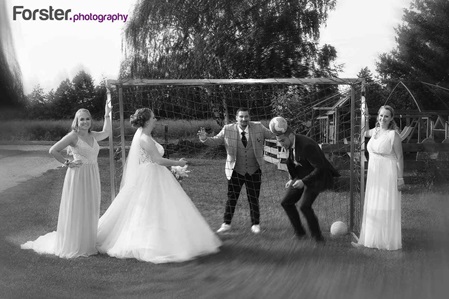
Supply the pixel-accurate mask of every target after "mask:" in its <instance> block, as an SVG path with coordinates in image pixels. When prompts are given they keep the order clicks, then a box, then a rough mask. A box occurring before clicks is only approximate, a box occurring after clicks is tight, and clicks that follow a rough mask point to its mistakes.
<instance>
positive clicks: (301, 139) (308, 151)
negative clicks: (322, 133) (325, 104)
mask: <svg viewBox="0 0 449 299" xmlns="http://www.w3.org/2000/svg"><path fill="white" fill-rule="evenodd" d="M294 153H295V154H294V159H293V160H292V158H291V157H290V156H289V158H288V159H287V168H288V172H289V174H290V177H291V179H292V180H302V181H303V183H304V185H306V186H307V187H308V188H310V189H313V190H315V191H318V192H321V191H323V190H326V189H330V188H332V186H333V182H334V177H339V176H340V174H339V173H338V171H337V170H336V169H335V168H334V166H332V164H331V163H330V162H329V161H328V160H327V159H326V156H325V155H324V153H323V151H322V150H321V148H320V147H319V145H318V143H316V141H315V140H313V139H311V138H309V137H307V136H304V135H295V149H294Z"/></svg>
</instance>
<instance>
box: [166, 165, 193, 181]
mask: <svg viewBox="0 0 449 299" xmlns="http://www.w3.org/2000/svg"><path fill="white" fill-rule="evenodd" d="M189 172H190V170H187V165H186V166H182V167H181V166H172V167H171V173H173V175H174V176H175V178H176V179H177V180H178V181H181V180H182V179H183V178H185V177H188V176H189V175H188V173H189Z"/></svg>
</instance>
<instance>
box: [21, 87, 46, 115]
mask: <svg viewBox="0 0 449 299" xmlns="http://www.w3.org/2000/svg"><path fill="white" fill-rule="evenodd" d="M26 98H27V103H28V104H27V116H28V117H29V118H37V119H47V118H51V115H52V113H51V109H49V108H50V107H49V106H50V102H49V100H48V98H47V97H46V95H45V93H44V90H43V89H42V87H41V86H40V85H39V84H38V85H36V86H35V87H34V89H33V91H32V92H31V93H30V94H29V95H27V96H26Z"/></svg>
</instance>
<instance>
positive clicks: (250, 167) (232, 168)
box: [198, 108, 274, 234]
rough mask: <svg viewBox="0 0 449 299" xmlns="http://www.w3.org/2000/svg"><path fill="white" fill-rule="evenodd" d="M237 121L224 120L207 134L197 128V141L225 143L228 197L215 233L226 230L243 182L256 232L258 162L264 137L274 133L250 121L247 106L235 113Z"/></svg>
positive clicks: (259, 177)
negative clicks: (218, 128)
mask: <svg viewBox="0 0 449 299" xmlns="http://www.w3.org/2000/svg"><path fill="white" fill-rule="evenodd" d="M236 120H237V122H236V123H234V124H228V125H225V126H224V127H223V129H222V130H221V131H220V133H218V134H217V135H216V136H214V137H207V135H206V132H204V130H200V131H199V132H198V136H199V139H200V141H201V142H203V143H204V144H206V145H220V144H223V143H224V145H225V148H226V153H227V157H226V166H225V173H226V178H227V179H228V194H227V195H228V199H227V201H226V207H225V213H224V221H223V224H222V225H221V227H220V228H219V229H218V230H217V233H224V232H228V231H229V230H230V229H231V221H232V217H233V215H234V210H235V206H236V205H237V200H238V198H239V195H240V190H241V189H242V187H243V185H246V192H247V197H248V202H249V208H250V216H251V231H252V232H253V233H255V234H258V233H260V211H259V194H260V186H261V178H262V170H261V166H262V164H263V163H264V158H263V150H264V143H265V139H269V138H274V135H273V134H272V133H271V132H270V130H268V129H267V128H266V127H264V126H263V125H262V124H261V123H260V122H252V121H250V115H249V109H248V108H239V109H238V110H237V113H236Z"/></svg>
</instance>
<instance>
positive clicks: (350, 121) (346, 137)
mask: <svg viewBox="0 0 449 299" xmlns="http://www.w3.org/2000/svg"><path fill="white" fill-rule="evenodd" d="M108 83H109V84H110V85H112V86H114V87H115V89H114V90H113V93H114V96H113V106H114V111H113V138H112V139H113V140H112V141H110V153H114V154H111V155H110V163H111V165H112V166H111V199H113V198H114V197H115V195H116V194H117V192H118V188H119V185H120V179H121V171H122V167H123V165H124V163H125V160H126V153H127V149H128V146H129V144H130V140H131V138H132V135H133V134H134V131H135V130H134V129H133V128H131V126H130V124H129V117H130V115H131V114H133V113H134V112H135V110H136V109H138V108H142V107H148V108H151V109H152V110H153V111H154V113H155V114H156V116H157V118H158V119H159V121H158V123H159V124H160V126H158V127H157V128H155V130H154V136H153V137H154V138H155V139H156V140H157V141H158V142H159V143H161V144H162V145H163V146H164V148H165V152H166V153H168V154H169V155H170V157H172V156H173V157H177V156H181V155H182V156H187V158H194V159H197V160H198V162H197V163H199V164H201V161H206V160H209V159H215V160H217V161H216V163H217V164H218V165H220V169H221V170H222V171H221V172H222V173H217V176H216V177H215V178H203V179H200V181H203V182H205V181H207V180H208V179H213V180H216V181H219V183H218V184H220V185H224V184H225V177H224V164H225V163H224V160H225V156H223V148H216V149H210V148H207V147H206V146H204V145H203V144H202V143H201V142H199V141H198V137H197V135H196V133H197V131H198V128H199V127H206V129H207V131H208V133H209V135H214V134H217V133H218V132H219V131H220V130H221V128H222V126H223V125H224V124H226V123H228V122H232V121H233V120H235V112H236V110H237V109H238V108H239V107H247V108H249V109H250V115H251V120H252V121H260V122H261V123H262V124H264V125H265V126H266V127H268V122H269V120H270V119H271V118H272V117H274V116H283V117H285V118H286V119H287V120H288V122H289V125H290V126H291V127H292V128H293V129H294V131H295V132H296V133H300V134H304V135H307V136H309V137H311V138H313V139H314V140H316V141H317V142H318V143H319V144H320V146H321V148H322V150H323V151H324V153H325V154H326V156H327V157H328V158H329V160H330V161H331V162H332V163H333V164H334V165H335V166H336V167H337V169H339V171H340V173H341V174H342V177H341V178H339V179H338V180H337V182H336V187H335V188H334V190H332V191H328V192H324V193H323V194H322V195H320V197H319V199H318V200H317V203H315V204H314V206H316V211H317V213H319V214H320V215H318V217H319V218H320V222H322V223H323V222H324V223H323V224H324V228H323V229H327V228H328V227H330V225H331V224H332V223H333V222H334V221H337V220H341V221H345V222H346V223H348V224H349V226H350V229H351V231H355V232H357V231H358V230H359V225H360V220H361V210H362V206H361V205H362V201H363V199H362V192H363V188H364V187H363V186H364V185H363V184H364V164H363V163H364V160H363V159H362V158H361V157H363V156H364V152H363V149H364V146H363V143H364V137H362V126H361V125H360V124H361V121H362V112H361V111H362V110H361V109H362V105H361V99H362V89H363V84H364V81H363V79H360V78H346V79H345V78H306V79H300V78H268V79H169V80H168V79H167V80H166V79H122V80H108ZM274 142H275V141H274V140H271V141H267V143H266V144H265V146H266V149H267V150H266V151H265V155H266V156H265V157H264V159H265V161H266V165H264V167H263V179H262V180H263V183H262V188H263V189H262V190H261V199H260V200H261V201H264V202H265V204H270V203H279V202H280V199H281V198H282V196H283V193H284V189H283V188H284V187H283V185H284V184H285V179H286V173H285V167H282V165H281V164H282V163H284V162H285V156H283V154H282V150H281V149H280V147H279V145H277V144H275V143H274ZM276 147H277V150H276ZM214 163H215V162H214ZM191 175H192V176H194V175H198V176H200V175H201V174H200V173H198V172H195V174H193V173H192V174H191ZM112 176H113V178H112ZM192 180H193V179H192ZM203 189H207V188H204V187H198V188H196V190H203ZM209 191H210V192H215V190H209ZM195 192H200V191H195ZM201 192H205V191H201ZM245 193H246V192H245V191H244V190H242V192H241V195H240V197H246V194H245ZM188 194H189V195H190V196H195V194H194V193H191V194H190V193H189V192H188ZM217 194H218V193H217ZM335 194H337V195H338V196H336V195H335ZM225 195H226V194H218V195H217V196H219V197H223V200H225V197H226V196H225ZM239 202H241V203H242V202H243V203H245V201H244V200H243V199H242V198H241V199H240V200H239ZM242 205H243V204H242ZM223 206H224V205H223ZM261 212H262V213H263V211H261Z"/></svg>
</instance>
